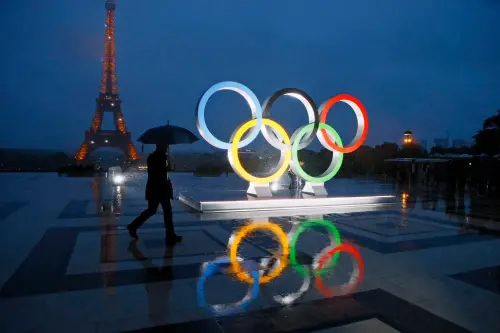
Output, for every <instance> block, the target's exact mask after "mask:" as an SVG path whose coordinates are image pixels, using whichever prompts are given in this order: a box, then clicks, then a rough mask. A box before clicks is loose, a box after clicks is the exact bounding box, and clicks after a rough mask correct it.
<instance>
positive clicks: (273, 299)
mask: <svg viewBox="0 0 500 333" xmlns="http://www.w3.org/2000/svg"><path fill="white" fill-rule="evenodd" d="M273 258H274V257H273ZM275 260H277V259H275ZM261 262H262V261H261ZM274 265H275V263H273V262H272V259H271V260H270V261H269V263H268V265H265V267H266V268H265V270H264V273H261V275H264V274H265V271H266V270H271V269H272V267H273V266H274ZM269 266H271V268H269ZM311 270H312V267H311V265H304V270H303V271H304V272H308V274H305V275H304V276H302V278H303V281H302V284H301V285H300V287H299V289H298V290H297V291H296V292H291V293H288V294H283V295H273V296H271V295H270V294H269V293H268V292H267V289H268V286H266V285H262V286H261V287H260V291H261V295H262V296H263V297H264V299H265V300H266V301H268V302H269V303H278V304H281V305H292V304H293V303H295V302H296V301H297V300H299V299H300V298H302V297H303V296H304V295H305V294H306V293H308V292H309V291H310V290H311V285H312V283H311V282H312V281H311V280H312V276H313V274H312V271H311ZM261 272H262V271H261Z"/></svg>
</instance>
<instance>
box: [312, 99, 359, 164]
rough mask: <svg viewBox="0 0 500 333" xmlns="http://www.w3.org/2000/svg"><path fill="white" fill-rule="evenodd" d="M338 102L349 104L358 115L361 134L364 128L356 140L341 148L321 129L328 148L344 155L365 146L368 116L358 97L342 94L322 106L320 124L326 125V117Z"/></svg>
mask: <svg viewBox="0 0 500 333" xmlns="http://www.w3.org/2000/svg"><path fill="white" fill-rule="evenodd" d="M337 102H344V103H347V104H349V106H351V108H352V109H353V111H354V113H355V114H356V119H357V120H358V132H359V129H360V127H361V126H363V132H361V133H356V136H355V138H354V140H353V141H352V142H351V143H350V144H349V145H348V146H347V147H340V146H339V145H337V144H336V143H335V142H333V141H332V139H330V137H329V136H328V132H327V131H326V130H325V129H324V128H323V129H320V133H321V136H322V138H323V139H324V141H325V143H326V144H327V145H328V146H330V147H331V148H332V149H333V150H335V151H338V152H339V153H344V154H347V153H352V152H353V151H355V150H356V149H358V148H359V147H361V145H362V144H363V142H364V141H365V139H366V135H367V134H368V115H367V114H366V109H365V107H364V106H363V104H361V102H360V101H359V100H358V99H357V98H356V97H353V96H351V95H348V94H341V95H337V96H335V97H332V98H330V99H329V100H328V101H326V102H325V103H324V104H323V105H321V108H320V112H321V114H320V120H319V121H320V123H324V124H325V123H326V116H327V115H328V112H329V111H330V109H331V107H332V106H333V104H335V103H337ZM350 103H353V104H355V105H356V107H357V108H358V110H356V109H355V108H354V106H353V105H351V104H350ZM358 111H359V112H358ZM356 141H357V142H356Z"/></svg>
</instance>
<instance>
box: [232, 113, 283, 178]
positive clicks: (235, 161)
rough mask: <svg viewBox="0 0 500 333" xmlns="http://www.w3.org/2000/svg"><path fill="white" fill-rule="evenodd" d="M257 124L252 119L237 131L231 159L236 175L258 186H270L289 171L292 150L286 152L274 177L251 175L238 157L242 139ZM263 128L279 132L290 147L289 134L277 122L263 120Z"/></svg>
mask: <svg viewBox="0 0 500 333" xmlns="http://www.w3.org/2000/svg"><path fill="white" fill-rule="evenodd" d="M256 124H257V119H252V120H249V121H247V122H246V123H244V124H243V125H241V127H240V128H238V130H237V131H236V133H235V134H234V137H233V142H232V144H231V153H230V157H231V160H232V162H233V163H232V166H233V168H234V170H235V171H236V173H238V175H239V176H240V177H241V178H243V179H245V180H246V181H248V182H250V183H256V184H268V183H271V182H273V181H275V180H276V179H278V178H280V177H281V176H282V175H283V174H284V173H285V171H286V170H287V169H288V166H289V164H290V160H291V159H292V151H291V150H290V149H287V150H286V151H285V158H284V160H283V164H282V165H281V166H280V167H279V169H278V170H277V171H276V172H275V173H274V174H272V175H270V176H267V177H255V176H252V175H251V174H249V173H248V172H247V171H246V170H245V169H244V168H243V166H242V165H241V162H240V158H239V156H238V145H239V143H240V140H241V137H242V136H243V134H245V133H246V131H248V130H249V129H250V128H252V127H254V126H255V125H256ZM262 126H270V127H272V128H273V129H275V130H276V132H278V134H280V135H281V137H282V138H283V141H284V143H285V144H286V145H290V138H289V137H288V134H287V133H286V131H285V129H284V128H283V127H282V126H281V125H280V124H278V123H277V122H275V121H273V120H271V119H269V118H263V119H262Z"/></svg>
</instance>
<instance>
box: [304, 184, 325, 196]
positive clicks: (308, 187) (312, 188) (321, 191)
mask: <svg viewBox="0 0 500 333" xmlns="http://www.w3.org/2000/svg"><path fill="white" fill-rule="evenodd" d="M302 193H305V194H310V195H314V196H317V197H323V196H325V197H326V196H327V195H328V192H327V191H326V188H325V183H310V182H306V184H305V185H304V188H302Z"/></svg>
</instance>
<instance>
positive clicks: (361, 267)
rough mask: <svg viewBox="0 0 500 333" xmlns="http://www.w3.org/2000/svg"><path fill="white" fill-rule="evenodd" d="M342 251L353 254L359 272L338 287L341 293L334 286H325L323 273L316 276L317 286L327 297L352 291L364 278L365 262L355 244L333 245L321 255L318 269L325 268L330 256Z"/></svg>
mask: <svg viewBox="0 0 500 333" xmlns="http://www.w3.org/2000/svg"><path fill="white" fill-rule="evenodd" d="M341 251H345V252H348V253H349V254H351V255H352V256H353V258H354V259H355V260H356V261H357V270H358V272H357V273H355V274H353V276H351V279H350V280H349V282H347V283H346V284H343V285H341V286H340V287H337V288H336V289H337V290H338V289H340V293H336V292H335V291H334V290H333V288H329V287H327V286H325V285H324V284H323V280H322V279H321V275H319V274H318V275H317V276H316V288H317V289H318V290H319V291H320V292H321V293H322V294H323V295H324V296H326V297H334V296H335V294H337V296H342V295H346V294H349V293H350V292H351V291H353V290H354V289H356V287H357V286H358V285H359V284H360V283H361V281H362V280H363V275H364V271H365V267H364V264H363V259H362V258H361V254H360V253H359V252H358V250H356V248H354V247H353V246H351V245H348V244H342V245H339V246H336V247H332V248H331V249H330V250H328V251H327V252H325V254H323V255H322V256H321V258H320V259H319V261H318V266H317V267H316V269H317V270H321V269H322V268H323V266H324V265H326V264H327V263H328V262H329V261H330V258H331V257H333V255H335V253H337V252H341ZM353 280H354V281H353Z"/></svg>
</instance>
